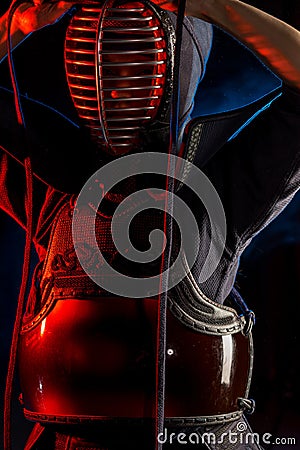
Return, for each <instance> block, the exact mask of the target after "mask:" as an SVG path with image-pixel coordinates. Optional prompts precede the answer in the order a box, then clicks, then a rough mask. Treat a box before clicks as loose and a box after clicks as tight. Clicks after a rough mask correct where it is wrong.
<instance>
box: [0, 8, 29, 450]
mask: <svg viewBox="0 0 300 450" xmlns="http://www.w3.org/2000/svg"><path fill="white" fill-rule="evenodd" d="M22 3H23V0H22V1H20V0H15V1H13V2H12V4H11V6H10V8H9V10H8V18H7V47H8V65H9V71H10V77H11V82H12V87H13V93H14V102H15V109H16V115H17V121H18V125H19V127H20V131H21V136H22V137H23V139H22V143H24V145H25V155H24V167H25V177H26V203H25V210H26V238H25V248H24V261H23V268H22V278H21V286H20V290H19V296H18V302H17V311H16V318H15V323H14V327H13V333H12V341H11V347H10V355H9V362H8V370H7V377H6V386H5V397H4V450H10V449H11V410H12V393H13V383H14V376H15V368H16V359H17V350H18V343H19V335H20V330H21V326H22V317H23V309H24V304H25V298H26V292H27V287H28V279H29V270H30V256H31V243H32V184H33V183H32V169H31V160H30V156H29V153H28V150H29V149H28V148H27V145H26V125H25V121H24V116H23V112H22V107H21V101H20V93H19V88H18V84H17V79H16V75H15V68H14V63H13V57H12V41H11V26H12V21H13V17H14V14H15V12H16V10H17V8H18V7H19V6H20V5H21V4H22Z"/></svg>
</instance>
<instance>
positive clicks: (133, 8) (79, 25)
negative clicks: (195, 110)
mask: <svg viewBox="0 0 300 450" xmlns="http://www.w3.org/2000/svg"><path fill="white" fill-rule="evenodd" d="M65 66H66V74H67V81H68V84H69V89H70V93H71V97H72V99H73V103H74V105H75V107H76V109H77V112H78V115H79V117H80V118H81V120H82V123H83V124H84V125H85V126H86V127H87V128H88V129H89V132H90V136H91V138H92V139H93V141H94V142H96V143H97V145H98V146H99V147H101V148H102V149H103V150H105V151H107V152H109V153H111V154H116V155H118V154H123V153H127V152H129V151H131V150H132V149H134V148H136V147H137V146H138V135H139V130H140V129H141V128H142V127H144V126H145V125H147V123H149V122H150V121H152V120H153V119H154V118H155V116H156V115H157V112H158V110H159V106H160V103H161V100H162V96H163V92H164V86H165V80H166V66H167V48H166V39H165V36H164V31H163V27H162V26H161V22H160V20H159V18H158V16H157V14H156V13H155V12H154V11H152V9H150V7H149V6H146V5H145V4H143V3H141V2H133V3H126V4H122V5H119V6H114V5H113V2H111V3H110V4H109V6H108V7H106V8H105V9H101V7H100V6H95V7H94V6H84V7H81V8H80V9H79V10H78V11H77V12H76V13H75V15H74V16H73V17H72V19H71V22H70V24H69V26H68V29H67V33H66V40H65Z"/></svg>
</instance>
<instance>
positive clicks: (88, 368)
mask: <svg viewBox="0 0 300 450" xmlns="http://www.w3.org/2000/svg"><path fill="white" fill-rule="evenodd" d="M73 214H74V206H73V204H72V202H70V203H66V204H65V205H64V206H63V207H62V209H61V210H60V212H59V213H58V215H57V217H56V220H55V222H54V225H53V229H52V234H51V239H50V242H49V246H48V249H49V250H48V254H47V257H46V260H45V262H44V265H43V268H42V271H41V275H40V279H39V280H36V281H37V282H38V285H39V289H35V288H34V287H33V288H32V292H31V298H30V303H29V308H28V311H27V314H26V315H25V317H24V322H23V328H22V331H21V336H20V347H19V373H20V381H21V388H22V396H23V403H24V409H25V415H26V417H27V418H29V419H31V420H36V421H39V422H54V423H59V422H62V423H79V422H80V423H81V422H91V421H101V420H115V419H118V420H122V419H130V420H134V419H135V420H144V419H151V418H153V417H155V400H154V399H155V375H156V374H155V362H156V353H155V352H156V331H157V316H158V301H157V299H156V298H154V297H152V298H144V299H131V298H125V297H117V296H113V295H111V294H110V293H108V292H105V291H103V290H102V289H101V288H100V287H99V286H98V285H96V284H95V283H94V282H93V281H91V279H90V278H89V277H88V276H87V275H86V273H85V272H84V271H83V269H82V268H81V266H80V264H79V261H78V259H77V256H76V253H75V249H74V245H73V240H72V216H73ZM91 215H94V211H93V210H92V209H90V208H89V207H87V209H86V220H89V217H90V216H91ZM160 221H161V217H160V216H159V215H158V216H157V218H153V219H152V220H151V222H152V223H153V222H154V226H156V227H157V226H159V222H160ZM110 225H111V219H110V217H109V216H108V215H107V216H106V215H104V214H98V215H97V219H96V228H95V230H96V236H97V237H98V238H99V239H98V240H99V245H100V246H101V250H102V253H103V254H106V255H107V258H109V255H110V257H111V258H112V259H113V258H114V257H115V255H114V246H113V242H112V238H111V234H110ZM119 226H122V218H120V221H119ZM152 226H153V225H152ZM146 228H147V227H146V225H145V222H143V223H138V222H137V224H136V228H135V230H134V234H135V235H136V236H142V237H143V230H145V229H146ZM145 232H146V233H147V229H146V231H145ZM139 239H140V238H139V237H137V244H138V243H139V242H138V241H139ZM81 247H82V253H83V254H84V257H85V258H86V259H88V260H89V261H90V262H91V267H97V270H99V267H100V268H101V260H97V261H95V260H94V259H93V258H94V248H93V247H92V246H91V244H90V242H89V238H88V236H86V237H85V238H84V239H83V241H82V243H81ZM102 275H103V276H105V274H104V273H103V274H102ZM167 314H168V315H167V355H166V357H167V361H166V364H167V365H166V403H165V415H166V421H167V422H168V421H169V422H171V423H177V422H178V423H180V424H197V423H199V424H205V423H210V424H214V423H220V422H224V421H228V420H229V421H230V420H233V419H236V418H238V417H240V416H241V414H242V412H243V408H244V407H245V405H247V400H246V399H247V396H248V390H249V383H250V377H251V371H252V339H251V333H248V331H249V330H246V328H247V308H246V307H244V305H243V304H242V303H241V302H239V303H237V302H234V307H227V306H223V305H220V304H217V303H215V302H214V301H212V300H210V299H208V298H207V297H205V295H203V293H202V292H201V291H200V290H199V288H198V286H197V285H196V283H195V280H194V279H193V278H192V276H191V274H189V275H187V277H186V278H185V279H184V280H183V281H182V282H180V283H179V284H178V285H177V286H176V287H175V288H173V289H172V290H171V291H170V292H169V309H168V313H167Z"/></svg>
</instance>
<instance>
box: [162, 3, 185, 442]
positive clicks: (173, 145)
mask: <svg viewBox="0 0 300 450" xmlns="http://www.w3.org/2000/svg"><path fill="white" fill-rule="evenodd" d="M185 3H186V0H179V4H178V14H177V21H176V43H175V55H174V85H173V93H172V105H171V117H170V129H171V132H170V142H169V150H168V169H167V175H166V198H165V213H164V234H165V236H166V247H165V251H164V252H163V254H162V263H161V279H160V283H161V290H160V291H161V294H160V295H159V311H158V323H157V352H156V357H157V361H156V367H157V370H156V418H155V419H156V423H155V434H156V435H155V448H156V449H157V450H161V448H162V444H161V443H159V442H158V439H157V437H158V436H159V433H162V432H163V429H164V407H165V374H166V332H167V323H166V316H167V301H168V282H169V267H170V265H171V253H172V237H173V225H172V221H173V207H174V205H173V195H172V194H173V193H174V184H175V166H174V164H173V163H172V162H171V158H170V156H171V155H176V154H177V150H178V149H177V146H178V124H179V106H180V85H179V81H180V79H179V77H180V51H181V42H182V30H183V20H184V12H185Z"/></svg>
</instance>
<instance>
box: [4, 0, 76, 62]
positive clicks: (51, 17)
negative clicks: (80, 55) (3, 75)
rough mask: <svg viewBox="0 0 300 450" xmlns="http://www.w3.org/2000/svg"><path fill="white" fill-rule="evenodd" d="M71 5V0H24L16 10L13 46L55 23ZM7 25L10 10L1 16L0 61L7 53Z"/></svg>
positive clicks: (12, 33) (12, 30) (12, 29)
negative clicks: (30, 0) (67, 0)
mask: <svg viewBox="0 0 300 450" xmlns="http://www.w3.org/2000/svg"><path fill="white" fill-rule="evenodd" d="M74 3H76V2H74ZM71 6H72V3H70V2H63V1H58V0H52V1H49V0H48V1H47V0H34V1H33V2H24V4H22V5H20V6H19V8H18V9H17V11H16V12H15V14H14V18H13V21H12V26H11V37H12V44H13V46H16V45H18V44H19V43H20V42H22V40H23V39H25V38H26V36H28V35H29V34H30V33H32V32H33V31H37V30H39V29H40V28H43V27H44V26H46V25H50V24H52V23H55V22H56V21H57V20H58V19H59V18H60V17H61V16H62V15H63V14H64V13H65V12H66V11H68V9H70V7H71ZM7 27H8V11H7V12H6V13H5V14H4V15H3V16H2V17H1V18H0V61H1V59H2V58H3V57H4V56H5V55H6V54H7Z"/></svg>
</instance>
